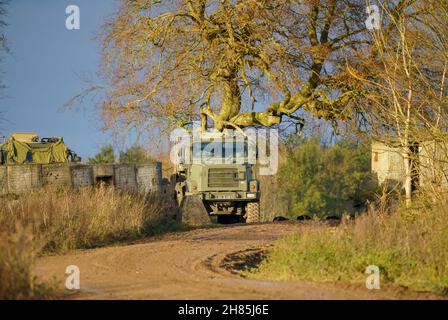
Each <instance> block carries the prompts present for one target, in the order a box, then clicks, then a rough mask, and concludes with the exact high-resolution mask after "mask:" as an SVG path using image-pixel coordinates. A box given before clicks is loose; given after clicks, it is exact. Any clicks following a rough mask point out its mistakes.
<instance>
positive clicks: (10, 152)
mask: <svg viewBox="0 0 448 320" xmlns="http://www.w3.org/2000/svg"><path fill="white" fill-rule="evenodd" d="M3 149H4V150H5V151H6V152H7V162H8V163H17V164H21V163H38V164H46V163H65V162H68V158H67V155H68V148H67V146H66V145H65V143H64V141H63V140H62V139H58V140H57V141H56V142H51V143H47V142H24V141H18V140H17V139H15V138H14V137H11V139H10V140H9V141H7V142H6V143H5V145H4V147H3Z"/></svg>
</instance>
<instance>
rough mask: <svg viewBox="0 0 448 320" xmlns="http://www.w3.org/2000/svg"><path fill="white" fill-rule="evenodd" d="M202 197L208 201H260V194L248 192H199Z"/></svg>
mask: <svg viewBox="0 0 448 320" xmlns="http://www.w3.org/2000/svg"><path fill="white" fill-rule="evenodd" d="M198 193H199V194H200V195H201V196H202V200H206V201H216V202H219V201H226V202H227V201H257V200H260V192H259V191H256V192H247V191H219V192H214V191H204V192H198Z"/></svg>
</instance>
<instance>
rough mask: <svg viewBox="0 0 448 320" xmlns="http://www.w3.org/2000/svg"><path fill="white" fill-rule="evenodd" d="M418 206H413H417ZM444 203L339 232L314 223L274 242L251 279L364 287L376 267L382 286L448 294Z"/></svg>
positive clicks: (367, 218)
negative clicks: (368, 270)
mask: <svg viewBox="0 0 448 320" xmlns="http://www.w3.org/2000/svg"><path fill="white" fill-rule="evenodd" d="M416 202H417V201H416ZM447 205H448V200H447V201H444V202H443V203H439V204H437V205H435V206H427V205H425V204H423V203H422V202H420V205H419V206H418V207H414V208H408V209H405V208H399V209H398V210H397V211H396V212H395V213H394V214H390V215H387V214H380V213H378V212H374V211H372V212H370V213H368V214H366V215H364V216H361V217H359V218H357V219H356V221H355V222H353V221H348V220H347V221H345V222H343V223H342V225H341V226H339V227H333V228H332V227H328V226H325V225H323V224H320V223H319V222H315V223H314V224H311V225H309V226H304V227H303V229H302V230H301V231H300V233H299V234H296V235H294V236H289V237H286V238H283V239H281V240H279V241H278V242H277V243H276V245H275V246H274V248H273V249H272V250H271V251H270V252H269V253H268V255H267V259H266V260H264V261H263V262H262V263H261V264H260V267H259V268H258V269H255V270H252V271H251V272H249V273H248V275H249V277H253V278H269V279H274V280H292V279H307V280H314V281H340V280H342V281H349V282H357V283H364V282H365V279H366V274H365V269H366V267H367V266H369V265H377V266H378V267H379V268H380V271H381V281H383V283H384V282H389V283H393V284H397V285H402V286H406V287H410V288H412V289H415V290H425V291H433V292H436V293H439V294H446V293H447V291H448V219H447V216H448V206H447Z"/></svg>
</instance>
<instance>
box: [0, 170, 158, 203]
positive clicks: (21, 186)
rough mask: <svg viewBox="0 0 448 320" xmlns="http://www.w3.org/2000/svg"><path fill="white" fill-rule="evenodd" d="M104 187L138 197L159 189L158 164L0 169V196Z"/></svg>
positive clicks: (156, 191)
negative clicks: (55, 188)
mask: <svg viewBox="0 0 448 320" xmlns="http://www.w3.org/2000/svg"><path fill="white" fill-rule="evenodd" d="M99 184H106V185H111V186H114V187H115V188H117V189H119V190H124V191H129V192H138V193H142V194H148V193H158V192H160V191H161V189H162V164H161V163H160V162H155V163H148V164H94V165H89V164H72V163H61V164H14V165H3V166H0V195H6V194H21V193H25V192H29V191H32V190H36V189H38V188H41V187H43V186H47V185H51V186H61V187H72V188H74V189H78V188H82V187H86V186H95V185H99Z"/></svg>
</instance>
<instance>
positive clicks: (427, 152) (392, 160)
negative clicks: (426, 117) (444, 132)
mask: <svg viewBox="0 0 448 320" xmlns="http://www.w3.org/2000/svg"><path fill="white" fill-rule="evenodd" d="M416 168H417V169H416V174H415V176H414V179H418V180H417V181H416V185H418V186H420V187H427V186H429V185H433V186H441V187H448V144H446V143H436V142H434V141H428V142H422V143H420V144H419V148H418V162H417V165H416ZM372 171H373V172H374V173H375V174H376V176H377V178H378V183H379V184H380V185H382V184H384V183H385V182H388V183H395V184H397V183H398V184H400V185H403V183H404V179H405V170H404V161H403V156H402V155H401V154H400V149H399V148H398V147H392V146H387V145H385V144H383V143H381V142H374V143H372Z"/></svg>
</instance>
